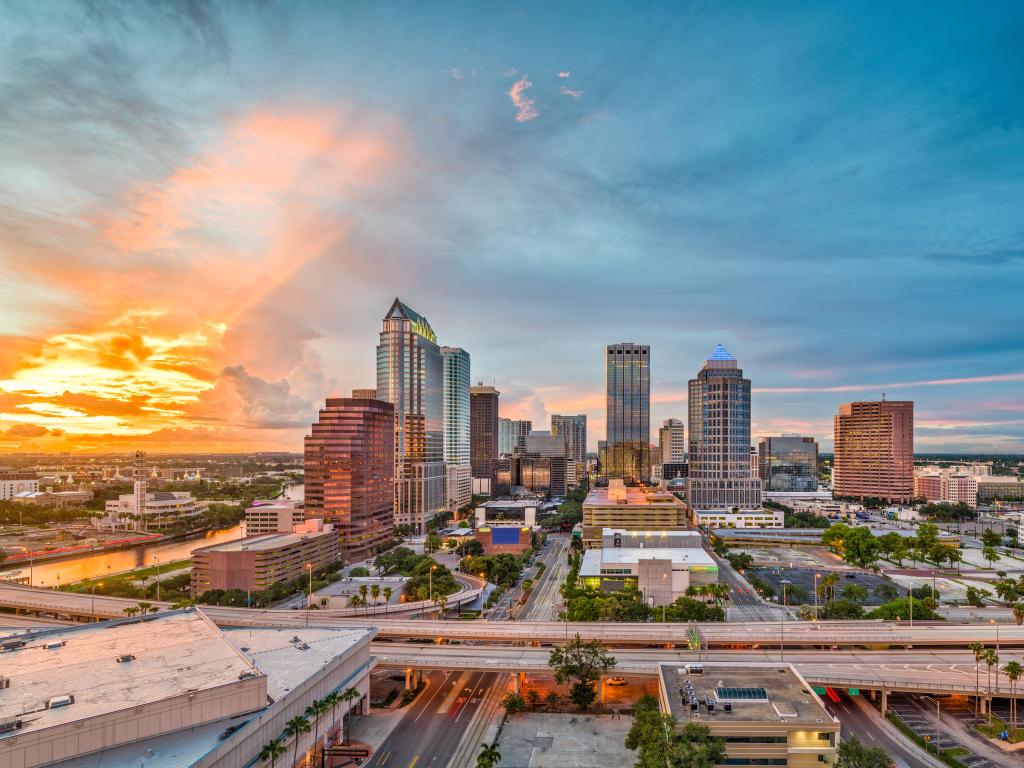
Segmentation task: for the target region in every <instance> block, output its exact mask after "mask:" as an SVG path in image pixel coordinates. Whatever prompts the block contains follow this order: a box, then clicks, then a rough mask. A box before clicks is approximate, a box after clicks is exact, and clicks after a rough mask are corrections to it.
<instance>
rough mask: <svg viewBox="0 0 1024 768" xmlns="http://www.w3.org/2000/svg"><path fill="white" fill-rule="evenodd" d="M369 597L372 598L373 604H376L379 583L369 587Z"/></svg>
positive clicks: (378, 597)
mask: <svg viewBox="0 0 1024 768" xmlns="http://www.w3.org/2000/svg"><path fill="white" fill-rule="evenodd" d="M370 597H372V598H373V604H374V606H376V605H377V602H378V601H379V600H380V584H374V585H373V586H372V587H370Z"/></svg>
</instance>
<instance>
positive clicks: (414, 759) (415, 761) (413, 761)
mask: <svg viewBox="0 0 1024 768" xmlns="http://www.w3.org/2000/svg"><path fill="white" fill-rule="evenodd" d="M419 760H420V756H419V755H416V757H414V758H413V759H412V762H411V763H409V768H413V766H414V765H416V763H418V762H419Z"/></svg>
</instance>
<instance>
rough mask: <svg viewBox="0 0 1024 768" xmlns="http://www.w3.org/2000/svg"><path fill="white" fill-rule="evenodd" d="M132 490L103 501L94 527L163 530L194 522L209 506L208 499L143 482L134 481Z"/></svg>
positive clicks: (125, 529) (189, 524) (187, 525)
mask: <svg viewBox="0 0 1024 768" xmlns="http://www.w3.org/2000/svg"><path fill="white" fill-rule="evenodd" d="M135 486H136V489H137V490H136V492H135V493H122V494H121V495H120V496H118V497H117V498H116V499H111V500H110V501H108V502H107V503H106V508H105V512H106V514H105V515H104V516H103V517H102V518H100V520H99V522H97V523H96V527H97V528H109V529H110V530H124V531H165V530H173V529H175V528H178V527H180V526H186V527H190V526H193V525H195V523H196V521H197V520H198V518H200V517H202V516H203V515H204V514H205V513H206V512H207V511H208V510H209V508H210V504H209V502H206V501H200V500H199V499H195V498H193V497H192V494H191V493H188V492H187V491H154V492H148V491H147V490H146V483H145V482H144V481H136V483H135Z"/></svg>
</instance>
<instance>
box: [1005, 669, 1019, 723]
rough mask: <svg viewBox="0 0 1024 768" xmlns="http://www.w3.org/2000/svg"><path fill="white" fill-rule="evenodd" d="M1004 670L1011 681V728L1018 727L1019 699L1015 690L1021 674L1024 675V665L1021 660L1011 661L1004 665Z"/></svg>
mask: <svg viewBox="0 0 1024 768" xmlns="http://www.w3.org/2000/svg"><path fill="white" fill-rule="evenodd" d="M1003 672H1004V673H1005V674H1006V679H1007V680H1009V681H1010V720H1011V724H1010V727H1011V728H1016V727H1017V699H1015V698H1014V696H1013V692H1014V689H1015V688H1016V687H1017V681H1018V680H1020V678H1021V675H1024V667H1022V666H1021V665H1020V662H1017V661H1010V662H1008V663H1007V664H1006V666H1005V667H1003Z"/></svg>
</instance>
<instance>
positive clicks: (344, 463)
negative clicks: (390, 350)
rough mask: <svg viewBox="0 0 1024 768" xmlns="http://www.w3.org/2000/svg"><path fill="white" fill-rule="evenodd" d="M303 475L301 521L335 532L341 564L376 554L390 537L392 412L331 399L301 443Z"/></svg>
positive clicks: (371, 403)
mask: <svg viewBox="0 0 1024 768" xmlns="http://www.w3.org/2000/svg"><path fill="white" fill-rule="evenodd" d="M305 473H306V476H305V516H306V517H312V518H320V519H323V520H325V521H326V522H328V523H330V524H332V525H333V526H334V529H335V531H336V532H337V537H338V545H339V551H340V554H341V558H342V559H343V560H345V561H346V562H350V563H351V562H357V561H359V560H363V559H365V558H367V557H372V556H373V555H374V554H376V553H377V552H379V551H380V550H381V549H382V548H383V547H384V546H385V545H387V544H388V543H389V542H390V541H391V540H392V538H393V537H394V526H395V514H394V504H395V406H394V405H392V404H391V403H389V402H386V401H384V400H376V399H371V398H359V397H333V398H329V399H328V400H327V402H326V404H325V407H324V408H322V409H321V410H320V416H319V419H318V420H317V422H316V423H315V424H313V426H312V429H311V431H310V434H308V435H306V438H305ZM247 519H248V515H247ZM289 530H290V529H289Z"/></svg>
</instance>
